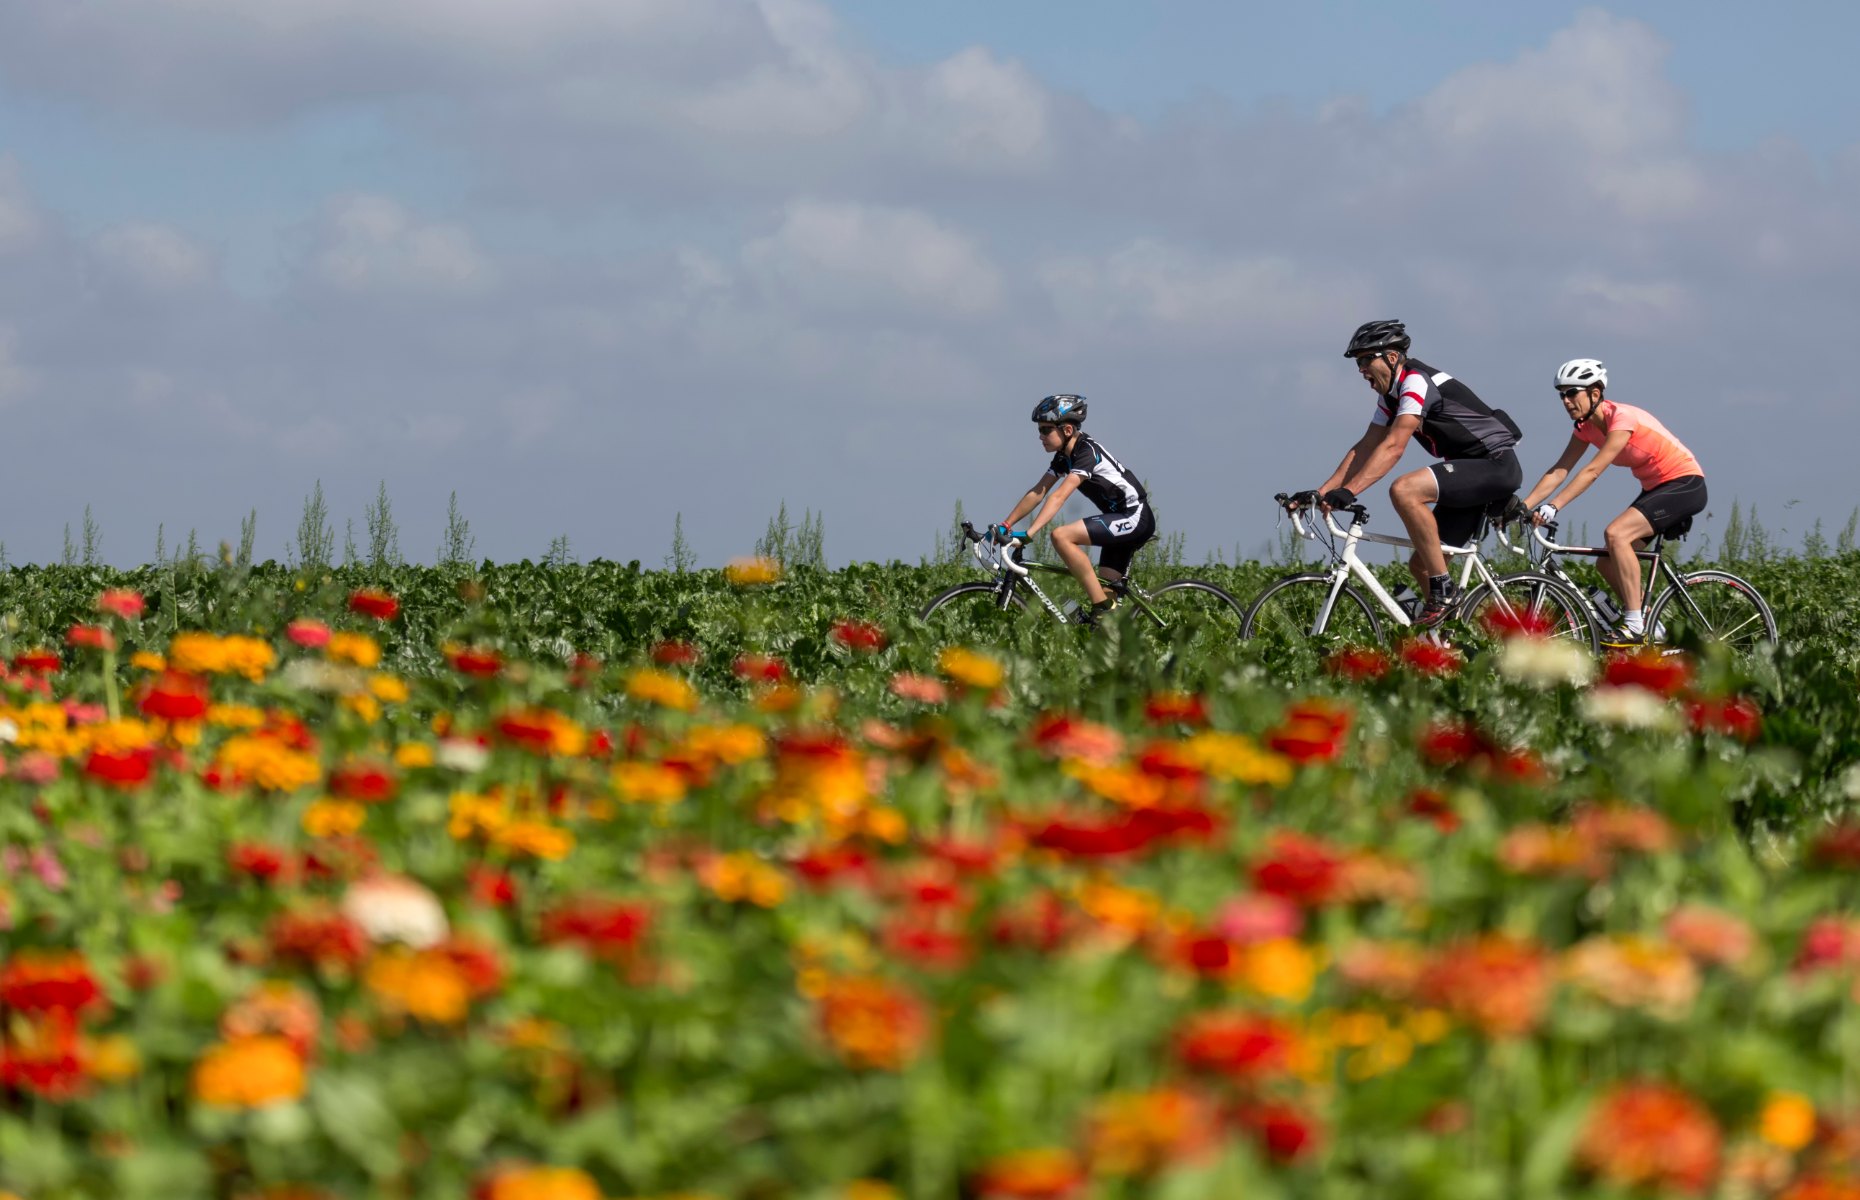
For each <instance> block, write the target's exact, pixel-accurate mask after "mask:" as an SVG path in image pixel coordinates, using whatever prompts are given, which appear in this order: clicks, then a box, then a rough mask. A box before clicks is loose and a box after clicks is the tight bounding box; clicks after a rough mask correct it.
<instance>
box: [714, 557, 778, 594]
mask: <svg viewBox="0 0 1860 1200" xmlns="http://www.w3.org/2000/svg"><path fill="white" fill-rule="evenodd" d="M723 577H724V578H725V579H727V580H729V581H730V583H731V584H732V585H734V586H736V587H762V586H763V585H765V584H770V583H774V582H775V581H776V580H778V579H780V578H781V564H780V563H778V562H776V561H775V560H774V559H772V558H733V559H731V560H730V563H729V565H728V566H726V567H724V569H723Z"/></svg>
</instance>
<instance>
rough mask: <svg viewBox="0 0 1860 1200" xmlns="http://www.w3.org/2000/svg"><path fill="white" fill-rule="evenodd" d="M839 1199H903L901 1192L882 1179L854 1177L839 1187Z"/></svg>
mask: <svg viewBox="0 0 1860 1200" xmlns="http://www.w3.org/2000/svg"><path fill="white" fill-rule="evenodd" d="M840 1200H903V1194H902V1193H901V1192H899V1191H898V1189H897V1188H894V1187H892V1186H891V1185H890V1184H888V1183H886V1182H885V1181H883V1180H882V1179H855V1180H853V1181H852V1182H851V1183H849V1184H847V1185H846V1186H845V1187H843V1188H841V1189H840Z"/></svg>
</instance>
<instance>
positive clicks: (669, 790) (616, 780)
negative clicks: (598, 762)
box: [611, 762, 685, 805]
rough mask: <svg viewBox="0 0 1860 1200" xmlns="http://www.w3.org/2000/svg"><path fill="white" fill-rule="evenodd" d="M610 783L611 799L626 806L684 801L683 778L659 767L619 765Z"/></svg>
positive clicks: (652, 765) (647, 763)
mask: <svg viewBox="0 0 1860 1200" xmlns="http://www.w3.org/2000/svg"><path fill="white" fill-rule="evenodd" d="M611 779H612V781H613V786H614V795H616V796H618V797H619V798H620V799H622V800H625V801H626V802H627V803H628V804H661V805H663V804H676V803H677V802H678V801H680V800H683V799H684V798H685V777H684V775H683V774H681V773H680V772H678V771H674V770H672V769H671V768H670V767H667V766H664V765H663V764H660V763H656V762H630V763H621V764H619V765H618V766H616V767H615V768H614V770H613V775H612V776H611Z"/></svg>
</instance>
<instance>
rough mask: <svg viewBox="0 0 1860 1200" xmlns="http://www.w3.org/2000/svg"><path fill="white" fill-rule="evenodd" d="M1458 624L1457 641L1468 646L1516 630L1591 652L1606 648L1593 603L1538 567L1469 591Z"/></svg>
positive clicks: (1481, 644) (1503, 577) (1491, 640)
mask: <svg viewBox="0 0 1860 1200" xmlns="http://www.w3.org/2000/svg"><path fill="white" fill-rule="evenodd" d="M1494 584H1496V586H1494ZM1459 623H1460V626H1461V628H1460V631H1459V632H1458V633H1457V634H1455V636H1454V640H1455V641H1461V642H1463V643H1465V644H1466V646H1467V648H1469V649H1471V648H1475V647H1480V646H1486V645H1490V644H1491V643H1492V642H1494V641H1496V640H1497V639H1498V638H1499V637H1501V636H1505V635H1507V634H1509V633H1511V632H1514V631H1517V632H1528V633H1532V634H1536V635H1537V636H1540V637H1548V638H1554V639H1558V640H1563V639H1567V640H1568V641H1571V642H1573V643H1575V644H1576V645H1578V646H1581V647H1582V648H1583V649H1584V650H1587V651H1588V652H1589V653H1590V654H1600V653H1601V652H1602V631H1601V629H1600V628H1599V627H1598V626H1597V623H1596V620H1595V614H1594V612H1593V611H1591V610H1590V608H1589V605H1588V602H1587V601H1585V600H1584V599H1583V598H1582V596H1581V595H1579V594H1578V593H1577V592H1576V590H1575V589H1574V588H1572V587H1570V586H1569V585H1568V584H1566V583H1564V582H1563V581H1562V580H1560V579H1552V578H1551V577H1550V576H1548V575H1539V574H1537V573H1536V572H1535V571H1520V572H1518V573H1517V574H1514V575H1503V576H1500V577H1499V578H1498V579H1497V580H1495V581H1493V584H1486V583H1482V584H1480V585H1479V586H1478V587H1476V588H1474V589H1473V590H1472V591H1470V592H1467V593H1466V598H1465V599H1464V600H1462V601H1460V609H1459Z"/></svg>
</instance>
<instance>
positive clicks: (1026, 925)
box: [989, 891, 1079, 953]
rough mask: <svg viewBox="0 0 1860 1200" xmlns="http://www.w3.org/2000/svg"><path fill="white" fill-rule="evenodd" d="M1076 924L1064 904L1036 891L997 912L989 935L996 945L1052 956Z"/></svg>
mask: <svg viewBox="0 0 1860 1200" xmlns="http://www.w3.org/2000/svg"><path fill="white" fill-rule="evenodd" d="M1078 925H1079V922H1078V919H1077V917H1076V916H1075V915H1074V914H1073V913H1072V911H1071V910H1069V909H1068V908H1067V907H1066V904H1065V901H1063V900H1061V899H1060V898H1059V897H1058V896H1056V895H1054V894H1053V893H1052V892H1050V891H1038V892H1034V893H1033V894H1031V895H1028V896H1024V897H1022V898H1021V899H1019V900H1016V901H1014V902H1013V903H1011V904H1009V905H1007V906H1006V907H1004V908H1002V909H1001V910H1000V911H998V912H997V913H996V914H995V919H994V922H993V924H992V925H991V926H990V927H989V936H990V937H992V938H993V939H994V942H995V944H996V945H998V946H1023V947H1025V948H1027V949H1029V950H1034V951H1038V952H1040V953H1051V952H1052V951H1054V950H1057V949H1059V947H1061V946H1063V945H1064V944H1065V942H1066V939H1067V938H1069V937H1071V935H1072V934H1073V932H1074V931H1075V930H1076V929H1077V928H1078Z"/></svg>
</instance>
